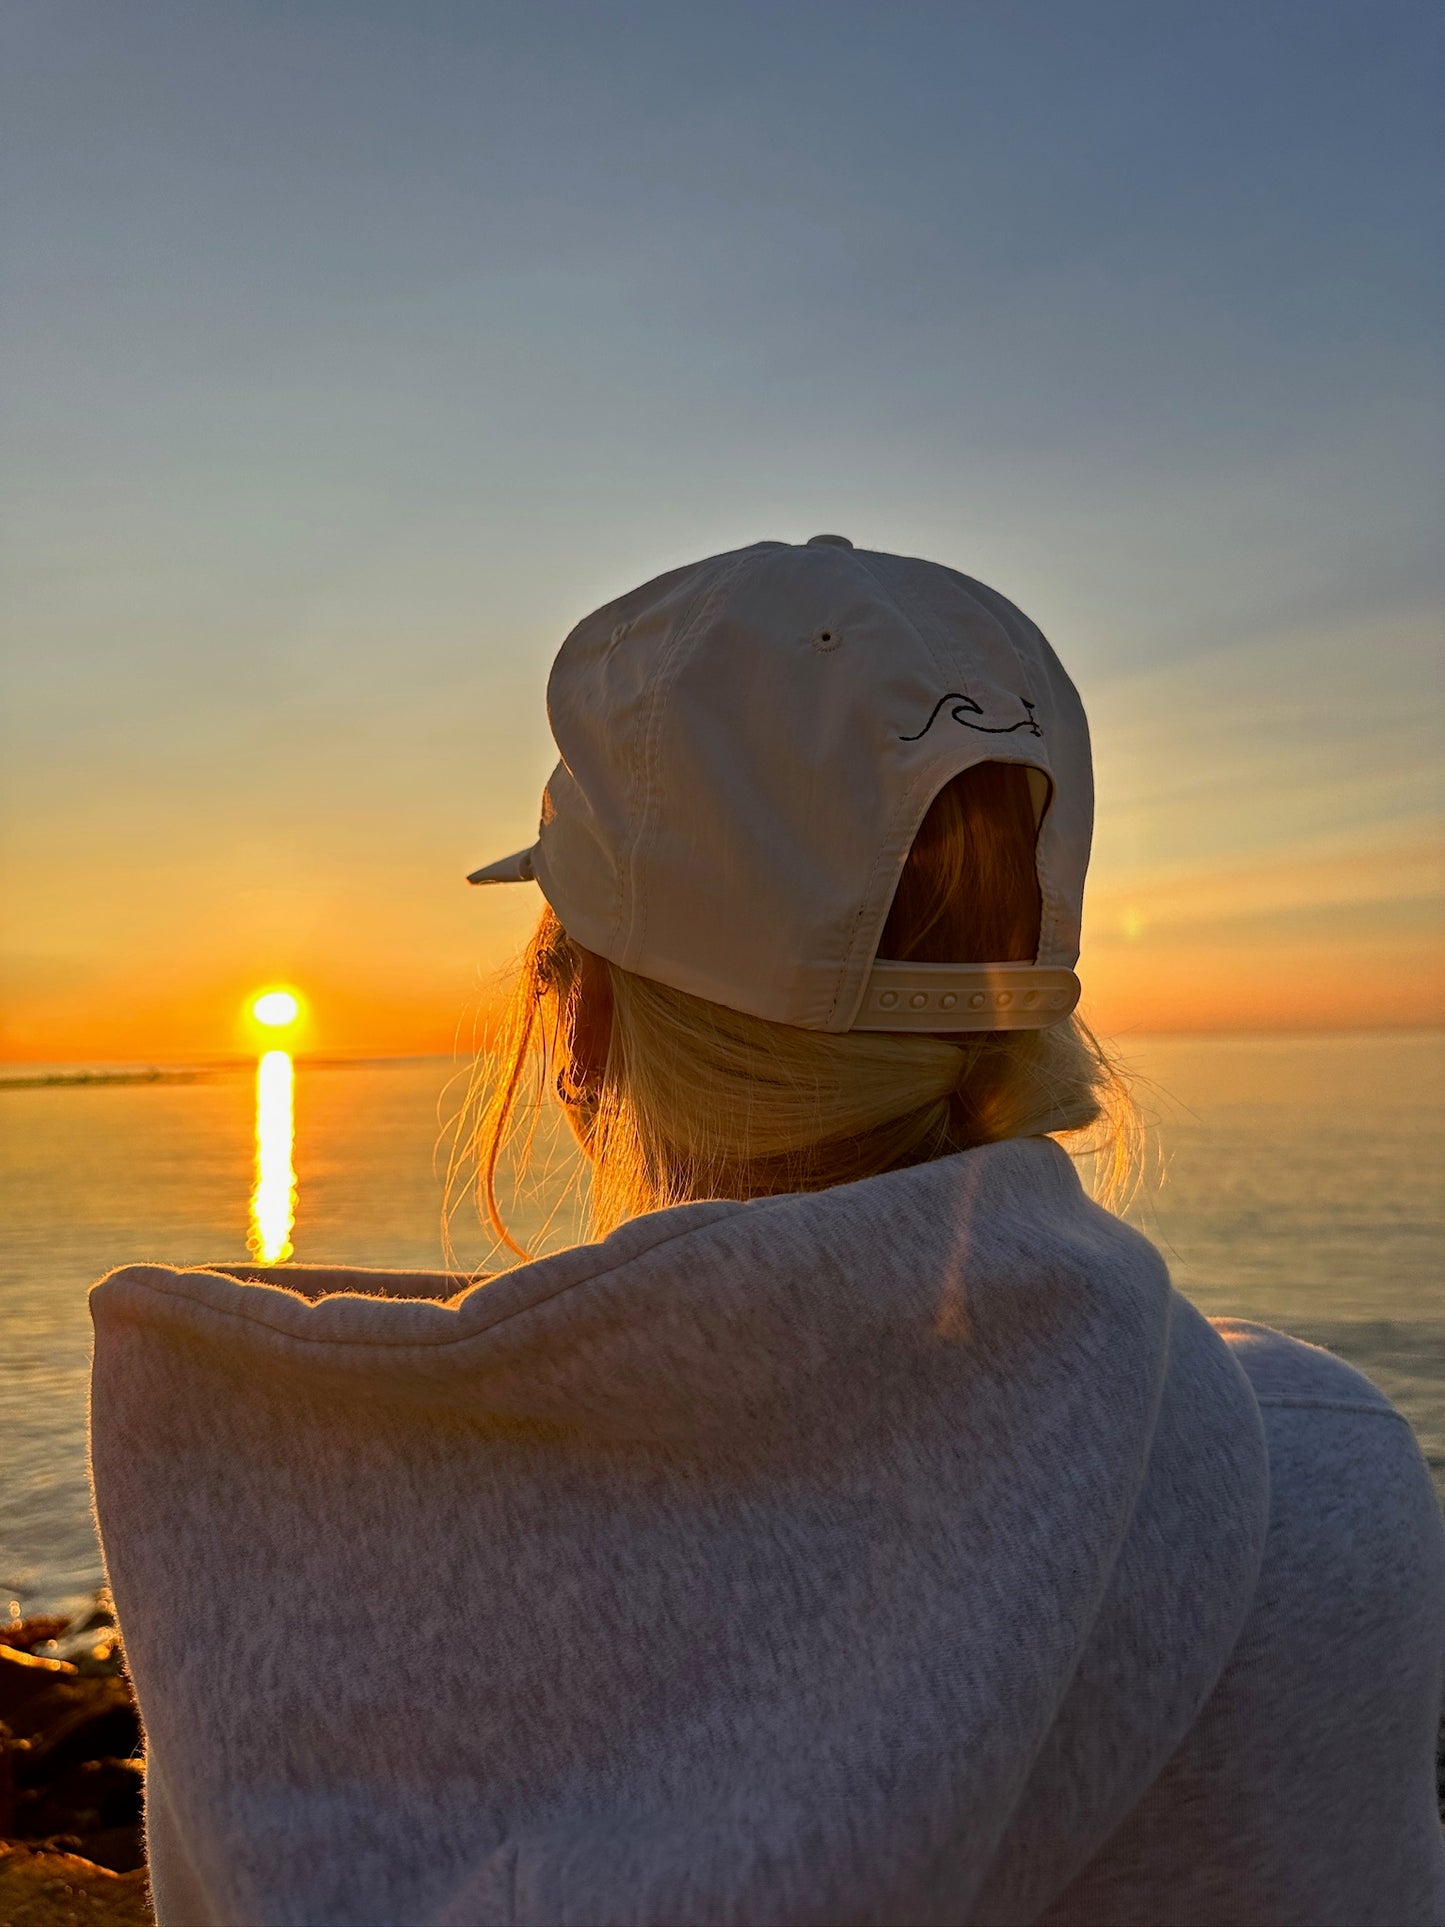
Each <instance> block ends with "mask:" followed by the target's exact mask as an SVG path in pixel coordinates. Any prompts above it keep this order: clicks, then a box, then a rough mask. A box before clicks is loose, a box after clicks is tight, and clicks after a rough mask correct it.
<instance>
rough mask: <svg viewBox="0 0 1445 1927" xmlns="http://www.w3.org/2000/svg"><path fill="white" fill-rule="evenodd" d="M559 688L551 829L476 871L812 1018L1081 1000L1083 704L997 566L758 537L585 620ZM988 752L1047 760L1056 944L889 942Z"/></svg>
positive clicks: (554, 677)
mask: <svg viewBox="0 0 1445 1927" xmlns="http://www.w3.org/2000/svg"><path fill="white" fill-rule="evenodd" d="M547 711H548V717H549V720H550V722H551V725H552V733H553V735H554V737H555V738H556V741H557V747H558V750H559V751H560V753H561V758H562V760H561V762H560V763H559V764H558V765H557V768H556V770H555V772H554V773H553V776H552V778H551V781H550V782H549V783H548V784H547V788H546V791H545V793H544V795H543V798H542V817H541V828H540V830H539V832H538V837H537V841H536V842H535V843H534V844H533V845H532V846H531V848H530V849H526V850H519V851H518V852H517V853H516V854H515V855H513V856H509V857H504V858H502V860H501V861H500V862H497V863H491V864H488V865H487V866H486V867H485V868H483V869H480V870H476V871H474V872H473V873H472V875H471V877H470V878H469V881H470V882H472V883H513V882H522V881H527V880H531V879H535V880H536V882H537V883H538V884H540V885H541V888H542V893H543V895H544V896H545V897H546V899H547V901H548V902H549V903H550V904H551V906H552V908H553V909H554V910H555V911H556V913H557V916H558V918H559V919H560V921H561V923H562V926H563V928H564V929H565V930H566V931H567V933H568V935H569V936H571V937H573V938H575V939H576V941H577V942H578V943H580V944H582V945H583V946H585V948H587V949H589V950H592V951H595V952H596V953H597V954H598V955H599V956H602V957H606V958H609V959H610V960H611V961H612V962H613V963H615V964H619V965H621V966H622V967H623V968H625V969H627V970H631V971H635V972H636V973H637V974H639V975H641V976H644V977H648V978H651V979H653V980H654V981H656V982H658V983H664V984H670V985H672V986H673V987H674V988H675V989H677V990H683V991H689V992H691V993H692V994H693V995H695V996H698V997H705V998H708V999H710V1000H711V1001H712V1002H714V1003H718V1004H724V1005H726V1006H727V1007H728V1008H730V1009H733V1010H740V1011H748V1012H751V1013H752V1014H753V1015H754V1016H757V1017H766V1018H771V1019H772V1020H773V1021H774V1022H776V1023H781V1024H793V1025H796V1026H798V1027H800V1028H801V1029H804V1030H824V1031H846V1030H869V1031H879V1030H887V1031H896V1030H918V1031H978V1030H1016V1029H1037V1028H1042V1027H1043V1026H1045V1025H1048V1024H1054V1023H1059V1022H1061V1021H1062V1020H1063V1019H1064V1018H1066V1017H1067V1016H1068V1014H1069V1012H1070V1011H1071V1010H1072V1009H1073V1008H1074V1006H1075V1004H1076V1003H1077V1002H1078V998H1079V982H1078V979H1077V977H1076V976H1075V975H1074V964H1075V963H1076V962H1077V960H1078V955H1079V922H1080V916H1081V912H1082V906H1083V893H1084V872H1085V870H1086V868H1087V867H1088V861H1089V842H1090V837H1091V834H1092V829H1093V813H1094V812H1093V775H1092V769H1091V764H1090V756H1089V730H1088V723H1087V721H1086V720H1085V717H1084V711H1083V706H1082V704H1081V703H1080V701H1079V697H1078V694H1077V692H1076V691H1075V689H1074V686H1073V684H1072V683H1071V682H1070V681H1069V678H1068V677H1067V676H1066V675H1065V673H1064V671H1063V668H1062V666H1061V665H1060V663H1059V660H1058V658H1057V657H1056V656H1055V654H1054V652H1053V650H1052V649H1051V648H1050V647H1049V645H1048V643H1047V642H1046V641H1045V640H1044V638H1043V636H1042V635H1041V634H1040V632H1039V630H1038V629H1036V628H1035V627H1034V625H1033V623H1032V622H1030V621H1029V619H1028V617H1027V616H1025V615H1024V614H1022V612H1021V611H1020V610H1018V609H1016V608H1015V607H1014V606H1013V604H1012V603H1011V602H1007V601H1006V600H1005V599H1004V597H1003V596H1001V595H999V594H998V593H997V592H996V591H995V590H993V589H989V588H985V587H984V585H983V584H982V583H979V582H974V581H971V580H970V579H969V578H968V577H967V576H964V575H960V574H958V573H957V571H956V570H953V569H948V568H944V567H943V566H941V565H940V564H939V563H936V562H923V561H918V560H916V559H913V558H911V557H905V556H897V555H884V554H880V553H878V552H876V551H873V550H868V549H855V548H854V547H853V545H852V543H851V542H849V541H848V539H847V538H846V537H845V536H841V535H815V536H813V537H812V538H811V539H810V540H809V541H808V542H805V543H802V544H799V545H794V544H791V543H787V542H758V543H755V544H754V545H753V546H752V547H751V548H746V549H737V550H734V551H733V552H732V553H731V554H728V555H718V556H712V557H710V558H709V559H708V560H707V561H705V562H696V563H693V564H691V565H690V566H689V567H687V568H682V569H674V570H672V571H671V573H670V574H667V575H662V576H659V577H658V578H657V579H656V580H655V581H653V582H648V583H646V584H645V585H644V586H643V587H642V588H640V589H636V590H634V591H633V592H632V593H631V594H630V595H625V596H622V597H620V598H619V599H618V600H617V601H615V602H610V603H608V604H607V605H606V607H605V608H602V609H599V610H597V612H596V613H595V614H593V615H590V616H588V617H587V618H586V619H585V620H584V621H582V622H580V623H579V624H578V625H577V627H576V628H575V629H574V630H573V631H572V633H571V635H569V636H568V637H567V640H566V641H565V642H564V643H563V645H562V648H561V651H560V652H559V654H558V656H557V660H556V662H555V663H554V664H553V667H552V674H551V678H550V680H549V682H548V686H547ZM985 762H1002V763H1020V764H1022V765H1024V767H1025V768H1027V769H1028V770H1030V771H1033V772H1037V774H1036V776H1035V777H1033V778H1032V779H1031V781H1032V786H1033V788H1034V793H1035V801H1036V809H1038V810H1040V812H1041V819H1040V824H1039V833H1038V842H1037V863H1038V880H1039V890H1040V894H1041V897H1042V921H1041V925H1040V935H1039V949H1038V955H1037V957H1036V959H1035V960H1034V961H1033V962H1032V963H984V964H978V963H958V964H943V963H906V962H890V961H886V960H880V959H879V958H878V956H877V949H878V942H879V938H880V936H881V933H882V930H883V926H884V923H885V922H886V920H887V917H888V912H889V909H890V907H891V905H892V902H893V895H894V891H895V889H896V887H897V884H898V879H899V875H900V873H901V871H902V869H903V865H904V862H905V860H906V858H907V856H908V852H909V850H910V848H911V847H912V844H913V840H914V837H915V835H916V834H917V831H918V828H919V825H920V824H921V823H922V821H923V818H924V816H925V814H926V813H927V810H928V807H929V805H930V803H932V801H933V799H934V797H935V796H937V795H938V793H939V791H940V790H941V789H942V788H943V787H944V785H945V784H946V783H947V782H948V781H949V780H950V778H952V777H954V776H957V775H958V774H959V773H960V772H961V771H963V770H966V769H971V768H972V767H973V766H974V765H975V764H976V763H985Z"/></svg>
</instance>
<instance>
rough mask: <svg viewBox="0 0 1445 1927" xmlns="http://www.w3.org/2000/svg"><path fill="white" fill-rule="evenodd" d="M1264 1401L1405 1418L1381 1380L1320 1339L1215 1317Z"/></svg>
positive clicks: (1274, 1403) (1213, 1321)
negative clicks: (1372, 1378)
mask: <svg viewBox="0 0 1445 1927" xmlns="http://www.w3.org/2000/svg"><path fill="white" fill-rule="evenodd" d="M1209 1322H1210V1324H1211V1325H1213V1327H1214V1329H1215V1330H1216V1331H1217V1332H1218V1333H1219V1335H1220V1337H1221V1338H1222V1339H1223V1340H1224V1342H1225V1344H1226V1345H1228V1347H1229V1349H1230V1351H1231V1352H1232V1353H1233V1354H1234V1358H1235V1361H1236V1363H1237V1364H1238V1365H1239V1366H1240V1367H1241V1369H1242V1370H1243V1372H1244V1374H1245V1376H1246V1377H1247V1378H1248V1380H1249V1382H1250V1385H1251V1386H1252V1387H1253V1389H1254V1395H1255V1398H1256V1400H1257V1401H1258V1403H1259V1404H1261V1405H1299V1406H1315V1407H1319V1408H1320V1409H1322V1410H1345V1411H1358V1412H1378V1413H1379V1414H1381V1416H1383V1417H1387V1418H1401V1417H1402V1415H1401V1414H1400V1413H1399V1412H1398V1411H1397V1410H1396V1409H1395V1407H1394V1406H1393V1405H1392V1404H1391V1403H1390V1401H1389V1399H1387V1398H1386V1397H1385V1394H1384V1393H1383V1392H1382V1391H1381V1390H1380V1388H1379V1387H1378V1386H1377V1385H1374V1384H1372V1383H1371V1381H1370V1380H1369V1379H1368V1378H1366V1377H1365V1374H1364V1373H1363V1372H1361V1371H1358V1370H1357V1369H1356V1368H1355V1367H1354V1366H1353V1365H1347V1364H1346V1363H1345V1361H1344V1359H1342V1358H1337V1357H1336V1356H1335V1354H1334V1353H1333V1352H1327V1351H1325V1350H1323V1349H1322V1348H1321V1347H1320V1346H1318V1345H1309V1344H1306V1343H1305V1341H1304V1340H1303V1339H1302V1338H1291V1337H1289V1336H1288V1334H1287V1333H1285V1332H1277V1331H1273V1330H1271V1329H1270V1327H1269V1326H1268V1325H1255V1324H1251V1323H1250V1322H1249V1321H1248V1320H1246V1319H1243V1318H1211V1319H1210V1321H1209Z"/></svg>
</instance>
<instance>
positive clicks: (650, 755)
mask: <svg viewBox="0 0 1445 1927" xmlns="http://www.w3.org/2000/svg"><path fill="white" fill-rule="evenodd" d="M751 552H752V551H751V550H750V549H744V550H743V551H742V552H741V554H739V555H737V556H735V557H734V558H733V561H732V563H731V564H730V565H729V566H728V567H727V568H725V569H723V570H722V571H721V572H720V573H719V574H718V576H717V577H716V579H715V580H714V581H713V582H712V583H711V585H710V586H708V587H706V588H704V589H702V590H700V591H699V592H698V594H697V596H696V597H695V599H694V600H693V602H692V603H691V604H690V605H689V606H688V608H687V611H686V613H685V614H684V615H683V617H682V619H681V621H680V622H679V623H678V626H677V630H676V633H675V635H674V636H673V639H672V642H671V645H670V646H669V648H668V649H667V651H666V653H665V655H664V656H663V658H662V661H661V662H660V663H659V664H658V667H657V671H656V674H655V676H654V678H653V690H652V700H651V702H650V703H649V706H648V711H647V722H646V728H645V733H644V741H643V752H642V754H643V769H642V771H641V773H640V774H641V776H642V778H643V804H642V813H641V817H640V820H639V823H638V830H637V836H636V838H635V839H634V842H633V850H632V862H631V865H630V872H629V881H630V882H631V883H632V886H633V887H632V930H631V931H630V932H629V938H628V941H627V942H626V943H625V944H624V945H623V954H624V956H625V957H626V958H627V959H628V962H627V964H626V965H625V966H624V968H627V969H631V968H632V960H633V959H634V958H636V957H639V956H641V955H642V954H643V953H644V952H645V950H646V945H647V924H648V918H649V914H650V905H649V903H648V901H647V899H646V897H645V896H642V895H641V893H640V892H639V890H638V888H637V885H636V878H637V876H638V875H639V874H640V873H641V871H642V868H643V861H644V857H645V855H646V853H647V852H648V851H650V850H651V848H652V844H653V842H654V840H655V838H656V834H657V818H658V811H657V810H656V808H655V807H654V805H655V803H656V801H657V797H658V790H659V787H660V786H659V784H658V783H657V782H656V781H655V778H654V770H655V755H656V746H657V740H658V738H659V736H660V735H661V730H662V712H663V708H664V706H665V700H666V697H667V696H668V695H670V694H671V692H672V689H673V686H674V684H675V681H676V676H677V672H678V669H679V668H680V662H681V658H682V655H683V652H684V650H685V649H686V648H687V647H688V645H689V644H691V643H692V642H693V640H694V637H695V634H696V631H697V629H698V628H699V627H700V626H701V624H702V622H703V620H704V618H705V617H706V615H707V614H708V612H709V610H710V609H711V608H712V607H713V606H714V605H715V604H716V603H717V601H718V599H719V598H720V596H721V595H722V593H723V591H724V589H725V588H726V587H727V586H728V585H729V583H731V581H732V580H733V577H734V576H735V575H737V574H738V573H739V571H740V570H741V569H742V568H743V567H744V565H745V563H746V561H747V558H748V556H749V555H750V554H751Z"/></svg>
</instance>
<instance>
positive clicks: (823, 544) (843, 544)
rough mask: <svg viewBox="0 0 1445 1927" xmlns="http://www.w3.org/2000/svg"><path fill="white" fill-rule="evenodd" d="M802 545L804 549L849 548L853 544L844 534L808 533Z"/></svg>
mask: <svg viewBox="0 0 1445 1927" xmlns="http://www.w3.org/2000/svg"><path fill="white" fill-rule="evenodd" d="M803 546H804V548H806V549H851V548H852V546H853V544H852V543H851V542H850V541H849V540H848V538H847V536H846V535H810V536H809V537H808V539H807V541H806V542H805V543H804V544H803Z"/></svg>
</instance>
